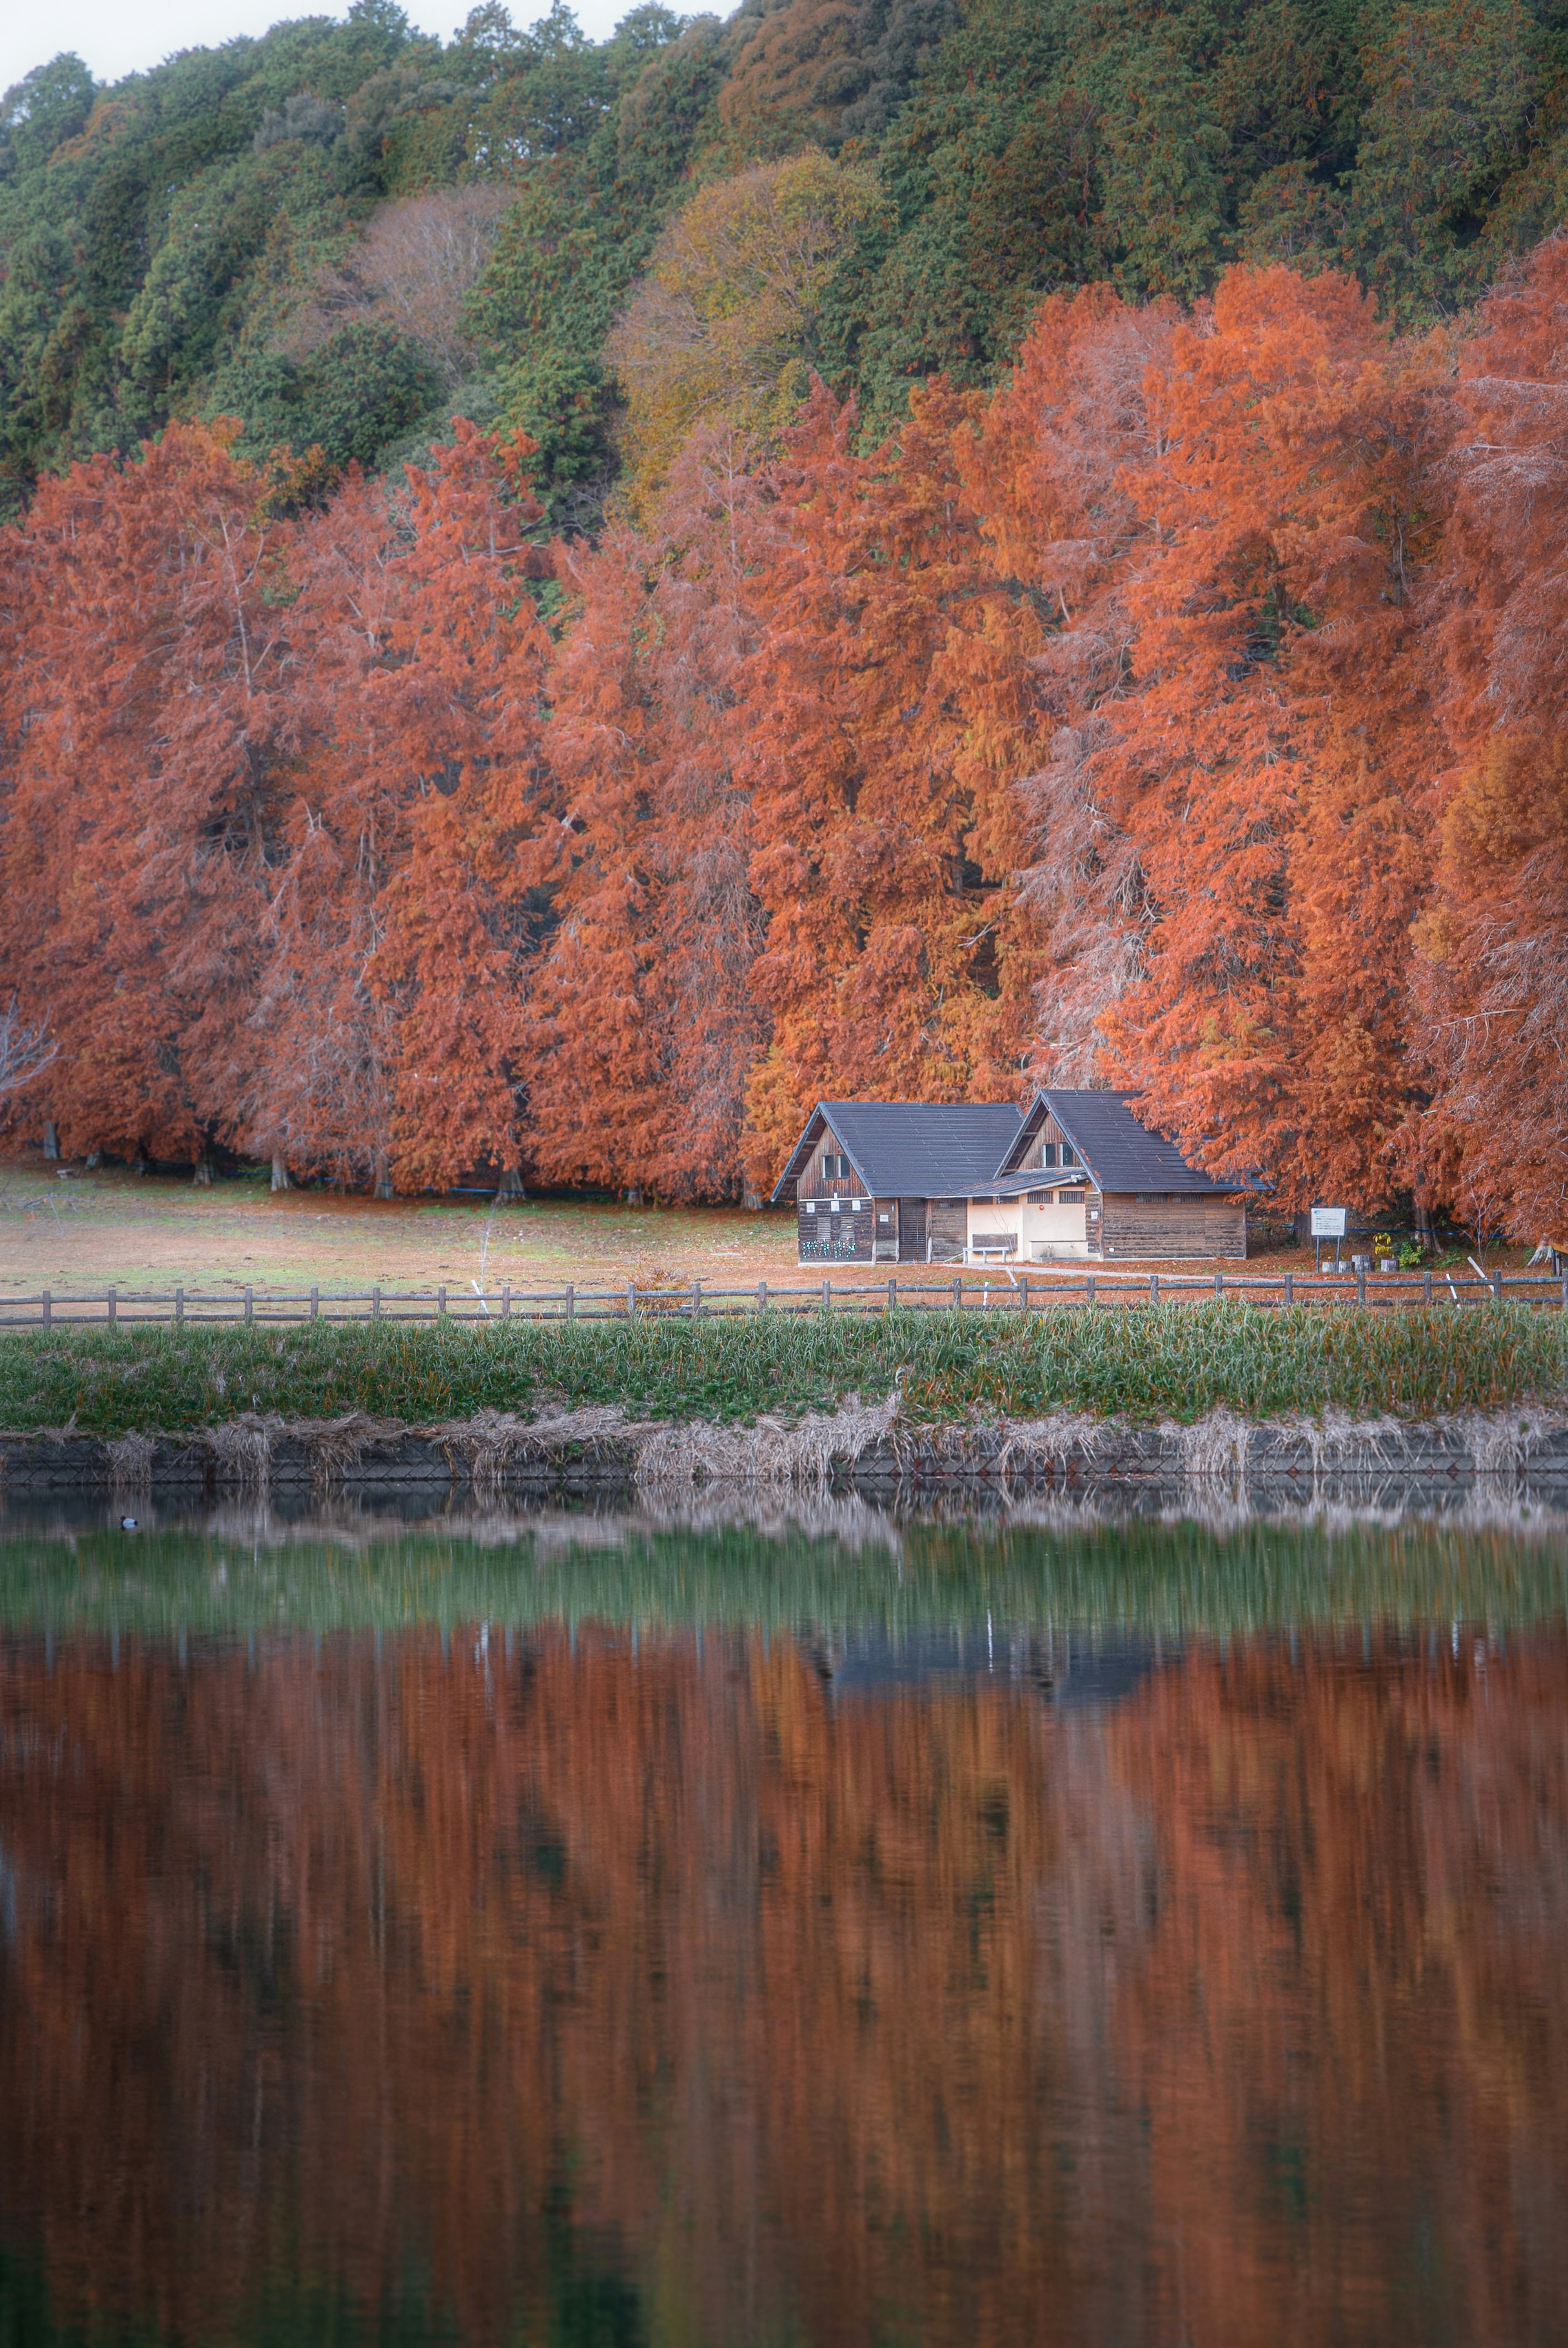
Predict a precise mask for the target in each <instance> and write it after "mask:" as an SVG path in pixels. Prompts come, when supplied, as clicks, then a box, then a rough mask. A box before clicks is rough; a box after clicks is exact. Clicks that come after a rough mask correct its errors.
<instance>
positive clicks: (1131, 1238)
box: [1100, 1192, 1246, 1263]
mask: <svg viewBox="0 0 1568 2348" xmlns="http://www.w3.org/2000/svg"><path fill="white" fill-rule="evenodd" d="M1100 1228H1101V1232H1102V1238H1101V1242H1100V1244H1101V1251H1102V1254H1103V1255H1104V1256H1105V1257H1106V1258H1107V1259H1109V1260H1113V1261H1115V1262H1122V1261H1124V1260H1130V1259H1132V1258H1135V1257H1138V1256H1153V1257H1155V1258H1157V1259H1158V1260H1159V1261H1160V1262H1176V1261H1179V1260H1180V1259H1182V1258H1183V1257H1191V1258H1199V1259H1204V1260H1208V1261H1214V1260H1225V1261H1228V1260H1234V1261H1235V1262H1238V1263H1240V1262H1245V1258H1246V1206H1245V1201H1244V1200H1240V1199H1158V1200H1148V1201H1147V1202H1146V1203H1143V1204H1140V1202H1139V1201H1138V1200H1137V1199H1135V1198H1130V1197H1127V1196H1124V1195H1118V1194H1116V1193H1114V1192H1108V1193H1107V1194H1106V1198H1105V1200H1104V1206H1103V1211H1102V1222H1101V1227H1100Z"/></svg>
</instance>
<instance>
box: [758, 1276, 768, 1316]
mask: <svg viewBox="0 0 1568 2348" xmlns="http://www.w3.org/2000/svg"><path fill="white" fill-rule="evenodd" d="M767 1309H768V1284H767V1282H766V1281H765V1280H759V1281H758V1282H757V1311H758V1312H759V1313H765V1312H766V1311H767Z"/></svg>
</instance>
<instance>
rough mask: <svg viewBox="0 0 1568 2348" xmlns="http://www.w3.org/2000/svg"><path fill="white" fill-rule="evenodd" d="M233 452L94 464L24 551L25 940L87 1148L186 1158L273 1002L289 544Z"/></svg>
mask: <svg viewBox="0 0 1568 2348" xmlns="http://www.w3.org/2000/svg"><path fill="white" fill-rule="evenodd" d="M263 492H264V484H263V482H262V480H261V477H260V476H259V475H258V473H257V472H256V470H255V469H254V468H252V467H251V466H248V465H245V464H242V463H241V462H240V461H239V460H238V459H237V458H235V457H234V456H233V455H232V454H231V449H230V447H229V445H228V439H227V437H226V436H225V435H223V434H218V433H207V432H200V431H197V430H194V429H187V428H185V427H171V428H170V430H169V431H168V432H167V433H166V434H165V435H164V437H163V439H162V440H161V441H160V442H159V445H158V446H157V447H156V448H149V449H148V450H147V451H146V453H145V456H144V458H143V461H142V462H141V463H140V464H138V465H129V466H126V467H124V468H120V467H118V466H115V465H112V464H110V463H109V462H108V461H107V460H100V461H97V462H95V463H93V464H90V465H77V466H74V467H73V468H72V469H71V471H70V472H69V473H68V474H67V476H66V477H65V479H62V480H47V481H46V482H44V483H43V484H42V485H41V487H40V489H39V491H38V495H37V497H36V499H35V501H34V504H33V508H32V510H31V512H30V513H29V514H28V515H27V516H26V520H24V521H23V522H21V523H19V524H17V525H16V526H15V528H14V529H12V530H8V531H7V532H6V533H5V563H4V572H3V573H0V579H3V585H0V595H3V598H4V622H3V626H4V633H5V645H4V654H5V656H4V658H3V659H0V713H3V722H4V726H5V738H6V746H7V752H8V756H7V759H6V765H7V768H8V772H7V775H6V778H5V780H6V786H7V788H6V791H5V825H4V829H3V830H0V894H3V897H4V905H5V911H4V916H3V920H4V932H3V934H4V944H3V947H0V961H3V963H4V966H5V968H6V970H7V972H8V973H9V972H15V975H16V979H17V981H19V982H20V983H21V984H22V986H23V988H24V991H25V994H26V1000H27V1001H28V1002H29V1004H36V1006H37V1008H38V1011H39V1013H40V1014H41V1015H43V1016H45V1017H46V1018H47V1020H48V1021H49V1024H50V1025H51V1026H52V1027H53V1029H54V1031H55V1033H56V1035H57V1036H58V1038H59V1042H60V1054H59V1057H58V1059H57V1060H56V1063H55V1066H54V1071H53V1072H52V1077H51V1089H50V1096H49V1097H50V1101H51V1105H52V1106H51V1113H52V1114H53V1116H54V1117H55V1119H56V1124H57V1125H58V1127H59V1128H60V1132H61V1135H62V1138H63V1139H64V1142H65V1146H66V1147H67V1148H69V1149H93V1148H108V1149H114V1150H118V1151H119V1152H122V1153H123V1154H124V1155H126V1156H127V1157H132V1156H139V1155H140V1154H141V1153H142V1152H143V1151H149V1152H151V1151H161V1152H162V1153H164V1154H165V1155H169V1156H180V1155H184V1154H189V1153H190V1152H192V1151H193V1149H194V1148H196V1147H197V1146H198V1142H199V1136H200V1126H201V1121H202V1118H203V1115H204V1113H206V1112H208V1111H209V1107H210V1105H209V1103H208V1101H207V1099H206V1098H205V1097H204V1076H203V1059H204V1056H205V1054H206V1053H207V1052H208V1051H209V1050H210V1048H211V1046H212V1045H213V1043H214V1041H215V1040H219V1041H222V1040H224V1039H226V1038H227V1037H228V1036H229V1035H230V1034H231V1031H233V1030H234V1029H235V1028H236V1027H237V1026H238V1025H239V1023H240V1022H241V1021H242V1019H243V1017H244V1015H245V1012H246V1010H247V1008H248V1006H249V1004H250V1001H251V999H252V994H253V988H254V983H255V972H256V936H257V932H258V929H259V926H260V924H261V920H262V918H263V916H264V913H265V910H266V906H267V901H268V894H269V891H268V873H267V865H268V856H267V847H268V841H269V839H270V837H271V835H272V831H273V829H274V828H275V826H276V823H277V820H278V814H279V808H280V803H281V800H282V798H283V797H284V796H286V788H287V787H286V784H285V782H284V780H283V776H282V769H283V767H285V765H286V762H287V759H288V757H289V753H290V750H291V747H292V737H293V734H294V730H295V727H296V725H297V721H298V707H299V691H300V687H299V682H298V680H297V678H296V676H295V675H294V673H293V656H292V644H291V641H290V636H289V631H288V625H287V617H286V613H285V611H284V610H283V609H282V605H281V604H280V602H279V601H278V599H277V597H276V595H275V593H274V592H273V591H274V590H276V589H277V588H278V586H279V585H280V584H281V583H282V582H283V581H284V580H285V579H286V575H287V574H286V568H285V566H286V562H287V556H288V545H289V539H290V532H289V531H288V530H287V529H285V528H282V527H280V526H279V525H277V524H275V523H269V522H268V521H267V520H265V519H264V517H263V514H262V511H261V508H262V505H263Z"/></svg>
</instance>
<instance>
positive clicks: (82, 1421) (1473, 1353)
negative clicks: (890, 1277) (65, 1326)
mask: <svg viewBox="0 0 1568 2348" xmlns="http://www.w3.org/2000/svg"><path fill="white" fill-rule="evenodd" d="M900 1373H902V1375H903V1378H904V1391H905V1397H906V1402H907V1407H908V1410H909V1412H910V1415H911V1416H913V1417H915V1418H917V1419H921V1420H927V1421H939V1420H946V1419H952V1418H957V1417H961V1416H964V1415H965V1414H966V1413H968V1412H970V1411H973V1410H976V1409H981V1410H985V1411H989V1412H1005V1413H1007V1414H1009V1416H1040V1415H1042V1414H1044V1413H1047V1412H1050V1411H1056V1410H1079V1411H1088V1412H1093V1413H1097V1414H1101V1415H1110V1414H1112V1413H1113V1412H1122V1413H1124V1414H1126V1415H1127V1416H1130V1417H1132V1418H1134V1419H1159V1418H1167V1417H1168V1418H1174V1419H1183V1420H1191V1419H1194V1418H1198V1417H1201V1416H1203V1415H1204V1413H1205V1412H1206V1411H1209V1410H1211V1409H1213V1408H1214V1406H1216V1405H1220V1404H1224V1405H1225V1406H1228V1407H1229V1408H1231V1409H1232V1410H1235V1411H1238V1412H1241V1413H1244V1414H1245V1415H1248V1416H1254V1417H1268V1416H1276V1415H1278V1414H1281V1413H1286V1412H1304V1413H1307V1414H1316V1413H1317V1412H1320V1411H1323V1410H1325V1409H1327V1408H1330V1407H1332V1406H1338V1407H1341V1408H1343V1409H1346V1410H1349V1411H1355V1412H1358V1413H1368V1414H1369V1413H1374V1412H1379V1411H1389V1412H1394V1413H1397V1414H1399V1415H1401V1416H1411V1417H1414V1416H1427V1415H1430V1414H1432V1413H1435V1412H1440V1411H1452V1410H1460V1409H1466V1408H1473V1409H1478V1410H1496V1409H1501V1408H1505V1407H1508V1406H1512V1405H1514V1404H1523V1403H1527V1402H1560V1401H1563V1399H1564V1398H1565V1397H1568V1316H1564V1315H1563V1314H1559V1313H1544V1312H1532V1310H1531V1309H1530V1308H1529V1307H1528V1306H1527V1305H1522V1304H1500V1305H1498V1304H1489V1305H1482V1306H1469V1307H1466V1308H1465V1309H1463V1310H1455V1309H1454V1308H1453V1307H1452V1306H1450V1307H1448V1308H1446V1309H1445V1308H1442V1307H1435V1308H1433V1309H1432V1310H1431V1311H1430V1312H1397V1313H1396V1312H1390V1313H1370V1312H1355V1311H1345V1312H1343V1313H1323V1312H1318V1311H1315V1310H1313V1309H1311V1308H1309V1307H1296V1308H1294V1309H1293V1310H1291V1311H1289V1312H1286V1311H1277V1310H1264V1309H1261V1308H1259V1307H1256V1306H1253V1305H1248V1304H1243V1303H1214V1304H1212V1305H1193V1306H1182V1307H1180V1308H1166V1309H1163V1310H1161V1309H1154V1310H1150V1309H1148V1308H1144V1309H1127V1310H1122V1309H1117V1310H1115V1311H1100V1312H1089V1311H1085V1310H1081V1309H1080V1310H1076V1311H1069V1310H1062V1309H1057V1310H1054V1311H1050V1312H1047V1313H1020V1312H1018V1311H1016V1310H1012V1309H1009V1310H1008V1311H1006V1312H996V1313H952V1314H947V1313H918V1312H903V1313H890V1314H888V1315H887V1316H886V1318H872V1317H871V1316H866V1317H865V1318H860V1317H855V1318H851V1317H849V1316H846V1315H841V1314H834V1315H827V1314H821V1315H817V1314H813V1315H810V1316H803V1317H801V1318H798V1319H795V1318H786V1317H785V1316H784V1315H783V1314H779V1315H777V1316H759V1317H756V1318H748V1319H745V1320H728V1321H720V1320H714V1321H703V1322H698V1323H691V1322H681V1321H674V1320H660V1319H655V1318H648V1319H643V1318H637V1319H633V1320H628V1321H620V1322H609V1323H606V1322H598V1323H556V1324H553V1325H552V1324H550V1323H538V1322H531V1323H530V1322H520V1323H509V1324H507V1325H505V1326H502V1325H500V1324H497V1325H494V1326H491V1327H489V1328H480V1329H474V1328H471V1327H461V1326H459V1327H449V1328H445V1329H444V1328H441V1327H439V1326H432V1325H430V1324H425V1325H423V1326H418V1327H413V1328H410V1327H406V1326H405V1327H398V1326H396V1325H388V1324H386V1323H380V1324H377V1323H370V1322H361V1323H351V1324H349V1325H347V1326H330V1325H323V1324H320V1323H318V1324H316V1325H314V1326H312V1325H310V1324H305V1325H302V1326H300V1327H293V1328H282V1329H271V1330H270V1329H266V1328H262V1327H251V1328H249V1329H247V1328H244V1327H229V1328H188V1329H185V1330H181V1331H175V1330H173V1329H167V1328H159V1329H119V1330H111V1329H108V1328H104V1327H101V1326H100V1327H97V1328H87V1329H74V1330H58V1329H56V1330H48V1331H45V1330H26V1331H16V1332H12V1333H7V1334H5V1337H4V1338H3V1339H0V1426H4V1427H6V1428H12V1429H15V1430H18V1431H20V1430H26V1429H27V1428H32V1427H46V1426H65V1425H67V1424H68V1423H69V1422H71V1421H73V1420H74V1421H75V1423H76V1425H77V1426H78V1427H80V1428H82V1429H84V1430H87V1431H89V1432H92V1433H95V1434H98V1435H106V1436H107V1435H119V1434H126V1433H129V1432H132V1431H135V1430H138V1429H151V1428H158V1427H161V1428H165V1429H168V1430H169V1431H170V1432H174V1431H178V1430H179V1429H180V1428H184V1427H194V1426H207V1425H210V1424H211V1423H212V1422H213V1421H214V1420H218V1419H222V1418H226V1417H231V1416H235V1415H236V1414H238V1413H241V1412H244V1411H259V1412H262V1413H265V1414H277V1415H280V1416H284V1417H303V1418H315V1417H320V1418H329V1417H334V1416H339V1415H340V1414H342V1413H343V1412H345V1411H351V1410H363V1411H369V1412H372V1413H374V1414H376V1415H378V1416H385V1417H389V1418H401V1419H405V1420H409V1421H412V1422H415V1423H416V1424H421V1423H429V1422H432V1421H436V1420H439V1419H445V1418H463V1417H466V1416H470V1415H471V1414H472V1413H474V1412H475V1411H478V1410H485V1409H498V1410H513V1411H517V1412H519V1413H521V1414H524V1415H528V1414H529V1413H531V1412H534V1411H536V1410H538V1408H539V1407H541V1406H543V1405H546V1404H551V1405H557V1406H560V1405H569V1406H576V1405H579V1404H585V1403H620V1404H621V1405H623V1406H625V1408H626V1409H627V1410H628V1411H629V1412H630V1413H631V1414H632V1415H633V1416H639V1417H650V1418H661V1419H671V1420H686V1419H693V1418H703V1419H709V1420H716V1421H722V1422H731V1423H734V1422H744V1421H748V1420H752V1419H755V1418H757V1417H758V1416H761V1415H762V1414H764V1412H782V1413H784V1414H786V1415H790V1416H794V1415H798V1414H799V1413H801V1412H803V1411H804V1410H806V1409H809V1408H818V1409H830V1408H832V1407H833V1406H834V1405H835V1403H837V1402H838V1401H839V1400H840V1399H841V1398H842V1397H843V1396H844V1395H848V1394H851V1393H858V1394H860V1395H864V1396H866V1397H867V1398H880V1397H881V1396H883V1395H886V1393H887V1392H888V1390H889V1388H890V1387H891V1385H892V1384H893V1381H894V1379H895V1377H896V1376H897V1375H899V1374H900Z"/></svg>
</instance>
